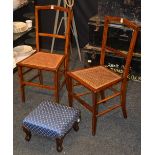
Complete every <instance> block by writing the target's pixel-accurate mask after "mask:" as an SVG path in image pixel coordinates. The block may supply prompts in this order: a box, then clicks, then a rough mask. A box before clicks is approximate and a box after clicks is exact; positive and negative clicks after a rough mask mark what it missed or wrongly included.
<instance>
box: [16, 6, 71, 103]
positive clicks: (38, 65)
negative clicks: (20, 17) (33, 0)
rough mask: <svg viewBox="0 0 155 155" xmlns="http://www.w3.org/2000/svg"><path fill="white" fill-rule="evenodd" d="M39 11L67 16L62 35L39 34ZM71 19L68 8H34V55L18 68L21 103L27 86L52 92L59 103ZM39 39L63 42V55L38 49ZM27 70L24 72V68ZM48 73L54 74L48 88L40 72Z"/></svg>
mask: <svg viewBox="0 0 155 155" xmlns="http://www.w3.org/2000/svg"><path fill="white" fill-rule="evenodd" d="M40 11H42V12H45V11H49V12H50V11H55V12H56V11H60V12H62V13H66V14H67V15H66V16H67V22H66V23H67V24H66V30H65V33H64V35H60V34H51V33H42V32H40V30H39V28H40V26H39V23H40V20H39V19H40ZM71 19H72V12H71V11H70V9H68V8H63V7H60V6H54V5H48V6H35V25H36V53H34V54H33V55H31V56H29V57H28V58H26V59H24V60H22V61H20V62H19V63H18V64H17V66H18V74H19V79H20V90H21V97H22V102H25V91H24V88H25V86H26V85H28V86H36V87H40V88H45V89H49V90H53V91H54V94H55V100H56V102H59V90H60V89H61V88H62V87H63V85H64V84H65V83H66V82H65V81H66V71H67V70H68V60H69V42H70V27H71ZM47 22H50V23H49V26H51V25H50V24H51V21H48V20H47ZM40 37H55V38H58V39H62V40H64V42H65V45H64V54H54V53H49V52H45V51H43V50H41V49H40V46H41V45H40ZM25 67H26V68H28V69H27V70H26V71H25V70H24V68H25ZM33 69H37V70H38V74H37V75H36V76H34V77H33V78H31V79H30V80H28V81H26V80H24V75H25V74H27V73H29V72H30V71H31V70H33ZM43 70H45V71H49V72H52V73H54V85H53V86H49V85H45V84H43V76H42V71H43ZM63 75H64V77H65V78H64V80H63V82H62V84H60V80H61V77H63ZM37 77H39V82H40V83H37V82H32V80H34V79H35V78H37Z"/></svg>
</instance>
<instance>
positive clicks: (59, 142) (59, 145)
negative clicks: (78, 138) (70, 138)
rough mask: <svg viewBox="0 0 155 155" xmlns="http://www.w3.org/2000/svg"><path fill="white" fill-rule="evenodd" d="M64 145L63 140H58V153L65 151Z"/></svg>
mask: <svg viewBox="0 0 155 155" xmlns="http://www.w3.org/2000/svg"><path fill="white" fill-rule="evenodd" d="M62 143H63V138H56V145H57V146H56V147H57V151H58V152H61V151H62V150H63V147H62Z"/></svg>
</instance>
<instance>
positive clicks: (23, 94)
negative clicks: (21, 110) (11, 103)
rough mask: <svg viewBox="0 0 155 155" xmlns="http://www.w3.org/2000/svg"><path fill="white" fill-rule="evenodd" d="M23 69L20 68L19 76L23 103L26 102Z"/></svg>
mask: <svg viewBox="0 0 155 155" xmlns="http://www.w3.org/2000/svg"><path fill="white" fill-rule="evenodd" d="M22 69H23V67H22V66H18V75H19V83H20V91H21V98H22V102H25V88H24V87H25V85H24V84H23V73H22V72H23V71H22Z"/></svg>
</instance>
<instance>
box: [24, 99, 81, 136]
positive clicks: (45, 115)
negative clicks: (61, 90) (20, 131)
mask: <svg viewBox="0 0 155 155" xmlns="http://www.w3.org/2000/svg"><path fill="white" fill-rule="evenodd" d="M79 116H80V111H79V110H78V109H75V108H72V107H68V106H64V105H59V104H57V103H52V102H51V101H43V102H42V103H41V104H40V105H39V106H38V107H37V108H36V109H34V110H33V111H32V112H31V113H30V114H29V115H28V116H27V117H25V119H24V120H23V125H24V126H25V127H26V128H27V129H29V130H30V131H31V132H32V133H35V134H39V135H42V136H47V137H63V136H64V135H65V134H66V133H67V132H68V131H69V130H70V129H71V128H72V126H73V124H74V122H76V121H77V120H78V119H79Z"/></svg>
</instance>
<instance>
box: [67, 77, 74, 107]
mask: <svg viewBox="0 0 155 155" xmlns="http://www.w3.org/2000/svg"><path fill="white" fill-rule="evenodd" d="M67 90H68V101H69V106H70V107H72V106H73V96H72V93H73V92H72V91H73V84H72V78H71V77H70V76H67Z"/></svg>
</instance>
